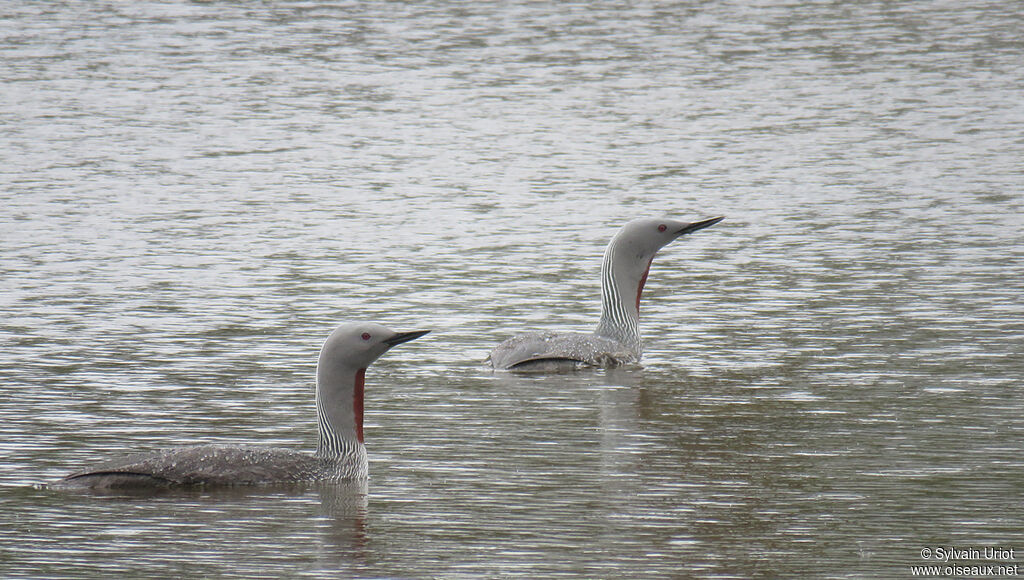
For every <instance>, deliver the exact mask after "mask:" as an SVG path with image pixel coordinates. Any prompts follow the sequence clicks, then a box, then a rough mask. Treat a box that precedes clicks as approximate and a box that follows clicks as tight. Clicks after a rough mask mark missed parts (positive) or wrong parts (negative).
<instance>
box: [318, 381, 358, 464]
mask: <svg viewBox="0 0 1024 580" xmlns="http://www.w3.org/2000/svg"><path fill="white" fill-rule="evenodd" d="M339 379H340V380H339ZM365 382H366V369H365V368H361V369H358V370H356V371H355V372H354V373H344V374H343V375H342V376H341V377H339V376H337V375H334V374H333V373H332V374H331V375H328V376H323V375H318V377H317V387H316V417H317V425H318V431H319V436H320V437H319V441H318V442H317V447H316V456H317V457H319V458H321V459H329V460H341V459H347V458H352V457H354V456H357V455H360V454H361V455H363V456H364V457H365V453H366V452H365V450H364V449H363V390H364V385H365Z"/></svg>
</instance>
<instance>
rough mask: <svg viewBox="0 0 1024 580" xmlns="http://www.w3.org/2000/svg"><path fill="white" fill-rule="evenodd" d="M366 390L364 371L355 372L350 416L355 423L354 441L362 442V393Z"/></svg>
mask: <svg viewBox="0 0 1024 580" xmlns="http://www.w3.org/2000/svg"><path fill="white" fill-rule="evenodd" d="M365 389H366V369H359V370H358V371H356V385H355V388H354V389H352V416H353V417H354V418H355V422H356V439H358V440H359V442H360V443H362V442H363V391H364V390H365Z"/></svg>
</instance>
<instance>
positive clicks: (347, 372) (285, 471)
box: [50, 323, 429, 489]
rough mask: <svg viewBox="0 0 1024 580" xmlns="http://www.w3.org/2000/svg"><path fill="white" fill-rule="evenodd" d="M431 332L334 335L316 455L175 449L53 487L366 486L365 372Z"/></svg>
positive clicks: (324, 353) (354, 328)
mask: <svg viewBox="0 0 1024 580" xmlns="http://www.w3.org/2000/svg"><path fill="white" fill-rule="evenodd" d="M427 332H429V331H416V332H395V331H393V330H390V329H388V328H386V327H384V326H381V325H380V324H374V323H349V324H344V325H342V326H340V327H338V328H337V329H335V331H334V332H332V333H331V335H330V336H329V337H328V338H327V340H326V342H324V345H323V348H322V349H321V350H320V358H319V360H318V362H317V369H316V413H317V423H318V425H319V435H320V437H319V443H318V445H317V450H316V452H315V453H303V452H300V451H293V450H291V449H282V448H274V447H259V446H229V445H197V446H192V447H180V448H172V449H165V450H160V451H153V452H149V453H138V454H135V455H130V456H128V457H125V458H123V459H117V460H113V461H108V462H105V463H100V464H98V465H94V466H92V467H90V468H88V469H85V470H83V471H79V472H77V473H72V474H71V475H68V476H67V477H65V478H63V479H61V480H59V481H57V482H56V483H54V484H51V485H50V487H53V488H57V489H131V488H143V489H145V488H166V487H178V486H199V485H202V486H222V485H254V484H268V483H298V482H336V481H348V480H360V479H366V477H367V475H368V467H367V461H366V448H365V447H364V446H363V385H364V377H365V374H366V367H368V366H369V365H370V363H372V362H373V361H375V360H377V358H379V357H380V356H381V355H382V354H384V353H385V352H387V351H388V349H390V348H391V347H393V346H395V345H397V344H401V343H403V342H407V341H410V340H413V339H415V338H419V337H421V336H423V335H424V334H426V333H427Z"/></svg>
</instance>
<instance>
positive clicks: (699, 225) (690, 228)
mask: <svg viewBox="0 0 1024 580" xmlns="http://www.w3.org/2000/svg"><path fill="white" fill-rule="evenodd" d="M724 219H725V216H724V215H723V216H718V217H713V218H710V219H706V220H701V221H699V222H693V223H692V224H689V225H687V226H686V227H684V228H683V229H681V230H679V233H677V234H676V235H679V236H681V235H683V234H692V233H693V232H695V231H697V230H702V229H704V228H706V227H708V226H713V225H715V224H717V223H718V222H720V221H722V220H724Z"/></svg>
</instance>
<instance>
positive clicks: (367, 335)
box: [363, 332, 370, 340]
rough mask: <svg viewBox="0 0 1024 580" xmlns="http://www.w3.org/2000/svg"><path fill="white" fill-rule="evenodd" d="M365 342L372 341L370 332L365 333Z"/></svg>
mask: <svg viewBox="0 0 1024 580" xmlns="http://www.w3.org/2000/svg"><path fill="white" fill-rule="evenodd" d="M363 340H370V333H369V332H364V333H363Z"/></svg>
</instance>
